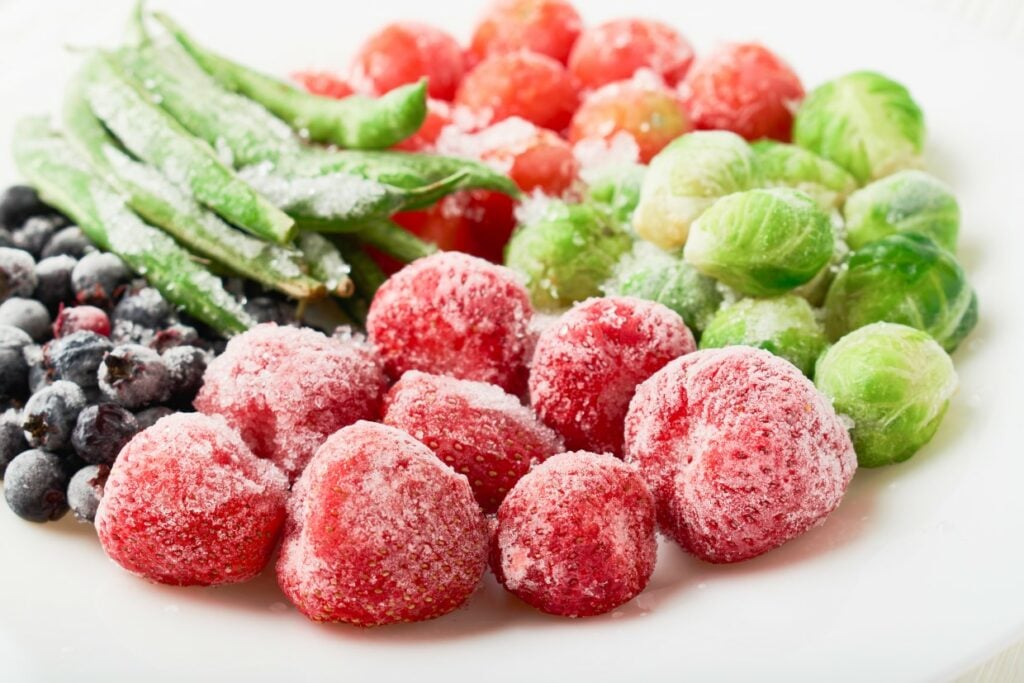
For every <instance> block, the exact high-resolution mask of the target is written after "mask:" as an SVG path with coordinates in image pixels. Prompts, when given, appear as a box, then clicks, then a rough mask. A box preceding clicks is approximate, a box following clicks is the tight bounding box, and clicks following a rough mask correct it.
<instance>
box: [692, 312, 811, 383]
mask: <svg viewBox="0 0 1024 683" xmlns="http://www.w3.org/2000/svg"><path fill="white" fill-rule="evenodd" d="M734 345H743V346H754V347H756V348H759V349H764V350H765V351H770V352H771V353H774V354H775V355H776V356H781V357H782V358H785V359H786V360H788V361H789V362H790V363H792V364H793V365H795V366H797V367H798V368H800V371H801V372H803V373H804V374H805V375H807V376H808V377H810V376H811V375H812V374H813V373H814V362H815V361H816V360H817V359H818V356H820V355H821V352H822V351H824V350H825V348H826V347H827V346H828V339H826V338H825V330H824V328H823V327H822V325H821V323H820V322H818V319H817V318H816V317H815V314H814V309H813V308H811V305H810V304H809V303H807V301H806V300H804V299H801V298H800V297H798V296H794V295H792V294H787V295H784V296H780V297H776V298H774V299H740V300H739V301H737V302H736V303H734V304H732V305H730V306H726V307H725V308H723V309H722V310H720V311H719V312H718V314H717V315H715V317H714V318H712V319H711V323H710V324H709V325H708V326H707V329H705V330H704V334H703V335H702V336H701V338H700V348H702V349H714V348H720V347H723V346H734Z"/></svg>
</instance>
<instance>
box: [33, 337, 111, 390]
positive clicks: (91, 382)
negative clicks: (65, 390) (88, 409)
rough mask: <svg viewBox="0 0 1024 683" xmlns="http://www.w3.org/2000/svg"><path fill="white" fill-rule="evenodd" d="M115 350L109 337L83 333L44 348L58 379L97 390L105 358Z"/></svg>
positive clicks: (52, 342)
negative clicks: (99, 374)
mask: <svg viewBox="0 0 1024 683" xmlns="http://www.w3.org/2000/svg"><path fill="white" fill-rule="evenodd" d="M113 348H114V345H113V343H111V341H110V340H109V339H107V338H106V337H104V336H101V335H98V334H96V333H95V332H88V331H86V330H82V331H81V332H75V333H73V334H69V335H67V336H64V337H59V338H57V339H54V340H53V341H51V342H50V343H49V344H47V345H46V346H45V347H44V349H43V353H44V356H45V357H46V364H47V366H48V367H49V368H51V369H52V370H53V376H54V378H55V379H65V380H67V381H69V382H74V383H75V384H77V385H78V386H80V387H95V386H97V384H98V382H99V378H98V370H99V368H100V363H102V362H103V356H105V355H106V354H107V353H108V352H109V351H111V350H112V349H113Z"/></svg>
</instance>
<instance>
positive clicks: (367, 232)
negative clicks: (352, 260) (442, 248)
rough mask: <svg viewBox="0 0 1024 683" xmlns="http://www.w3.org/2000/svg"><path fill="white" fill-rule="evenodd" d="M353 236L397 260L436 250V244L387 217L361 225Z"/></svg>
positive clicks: (406, 260) (412, 258)
mask: <svg viewBox="0 0 1024 683" xmlns="http://www.w3.org/2000/svg"><path fill="white" fill-rule="evenodd" d="M354 237H355V238H356V239H358V240H359V242H360V243H362V244H368V245H369V246H371V247H374V248H376V249H378V250H380V251H383V252H384V253H385V254H388V255H389V256H393V257H394V258H396V259H398V260H399V261H403V262H405V263H408V262H409V261H415V260H416V259H418V258H423V257H424V256H430V255H431V254H433V253H434V252H436V251H437V246H436V245H434V244H431V243H430V242H424V241H423V240H421V239H420V238H419V237H417V236H416V235H414V234H412V233H411V232H409V231H408V230H406V229H405V228H403V227H402V226H400V225H398V224H396V223H395V222H394V221H392V220H389V219H386V218H385V219H382V220H379V221H373V222H372V223H367V224H366V225H363V226H362V227H361V228H360V229H359V231H358V232H356V233H355V234H354Z"/></svg>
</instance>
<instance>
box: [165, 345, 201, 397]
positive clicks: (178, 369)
mask: <svg viewBox="0 0 1024 683" xmlns="http://www.w3.org/2000/svg"><path fill="white" fill-rule="evenodd" d="M163 360H164V363H165V364H166V365H167V371H168V373H169V374H170V378H171V391H172V392H173V395H174V397H175V398H178V399H185V400H187V401H188V402H189V403H191V402H192V399H194V398H195V396H196V392H197V391H199V387H200V386H201V385H202V383H203V373H204V372H206V363H207V361H208V358H207V355H206V352H205V351H203V350H202V349H198V348H196V347H194V346H176V347H174V348H171V349H167V351H165V352H164V354H163Z"/></svg>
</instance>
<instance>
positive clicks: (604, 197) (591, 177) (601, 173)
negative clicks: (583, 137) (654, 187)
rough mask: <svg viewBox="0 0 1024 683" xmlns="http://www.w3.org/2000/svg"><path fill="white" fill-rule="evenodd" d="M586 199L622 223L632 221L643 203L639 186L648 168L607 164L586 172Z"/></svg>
mask: <svg viewBox="0 0 1024 683" xmlns="http://www.w3.org/2000/svg"><path fill="white" fill-rule="evenodd" d="M582 173H583V179H584V180H585V181H586V183H587V200H589V201H591V202H593V203H595V204H598V205H600V206H604V207H605V208H607V209H608V210H609V211H610V212H611V214H612V215H613V216H615V218H617V219H618V220H620V221H622V222H623V223H627V224H628V223H629V222H630V221H632V220H633V212H634V211H635V210H636V205H637V203H638V202H639V201H640V187H641V186H642V185H643V182H644V175H645V174H646V173H647V167H646V166H641V165H640V164H606V165H604V166H601V167H600V168H597V169H595V170H593V171H588V170H584V171H583V172H582Z"/></svg>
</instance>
